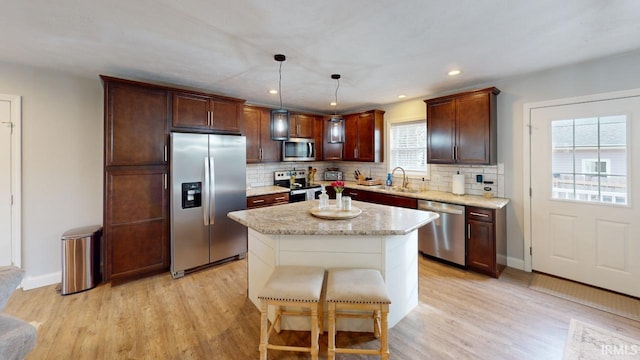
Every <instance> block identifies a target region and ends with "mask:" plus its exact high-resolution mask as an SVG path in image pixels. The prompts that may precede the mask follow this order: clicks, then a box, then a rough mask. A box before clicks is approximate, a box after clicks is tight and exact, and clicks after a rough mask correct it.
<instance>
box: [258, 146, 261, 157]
mask: <svg viewBox="0 0 640 360" xmlns="http://www.w3.org/2000/svg"><path fill="white" fill-rule="evenodd" d="M258 159H260V160H262V148H260V150H259V151H258Z"/></svg>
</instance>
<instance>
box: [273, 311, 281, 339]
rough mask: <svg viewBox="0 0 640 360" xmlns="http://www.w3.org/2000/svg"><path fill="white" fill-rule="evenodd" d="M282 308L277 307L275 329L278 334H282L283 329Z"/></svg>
mask: <svg viewBox="0 0 640 360" xmlns="http://www.w3.org/2000/svg"><path fill="white" fill-rule="evenodd" d="M281 322H282V306H276V317H275V320H274V324H273V328H274V329H275V330H276V332H277V333H278V334H280V330H281V329H282V325H281Z"/></svg>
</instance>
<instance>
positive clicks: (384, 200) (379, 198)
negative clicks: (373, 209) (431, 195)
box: [368, 192, 418, 209]
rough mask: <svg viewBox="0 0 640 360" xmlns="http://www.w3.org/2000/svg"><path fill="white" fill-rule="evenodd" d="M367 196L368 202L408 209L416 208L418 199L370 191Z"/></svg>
mask: <svg viewBox="0 0 640 360" xmlns="http://www.w3.org/2000/svg"><path fill="white" fill-rule="evenodd" d="M368 198H369V201H370V202H372V203H376V204H382V205H391V206H397V207H403V208H409V209H417V208H418V199H414V198H410V197H405V196H397V195H388V194H381V193H377V192H370V193H369V196H368Z"/></svg>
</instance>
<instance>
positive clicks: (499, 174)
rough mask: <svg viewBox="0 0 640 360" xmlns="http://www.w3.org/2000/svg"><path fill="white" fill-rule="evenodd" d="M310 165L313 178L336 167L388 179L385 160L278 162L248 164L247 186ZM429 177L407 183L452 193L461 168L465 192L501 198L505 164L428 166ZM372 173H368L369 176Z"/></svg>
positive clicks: (269, 182) (350, 174)
mask: <svg viewBox="0 0 640 360" xmlns="http://www.w3.org/2000/svg"><path fill="white" fill-rule="evenodd" d="M309 166H311V167H314V168H316V169H318V173H317V175H316V180H322V179H323V178H324V172H325V170H326V169H327V168H330V167H337V168H339V169H340V170H341V171H342V172H343V173H344V177H345V179H346V180H354V176H353V173H354V171H355V170H360V172H361V173H363V174H364V175H365V176H371V177H372V178H374V179H382V180H383V181H384V180H385V179H386V178H387V172H388V170H387V166H386V164H385V163H364V162H347V161H341V162H331V161H314V162H279V163H264V164H248V165H247V186H249V187H259V186H268V185H273V173H274V171H280V170H293V169H294V168H295V169H307V168H308V167H309ZM429 171H430V174H429V175H430V176H429V179H425V180H424V181H422V178H417V177H416V178H414V177H411V178H410V179H409V186H410V187H413V188H423V189H425V190H439V191H445V192H451V186H452V185H451V179H452V175H453V174H455V173H456V172H458V171H460V173H461V174H464V175H465V187H464V188H465V193H466V194H472V195H482V194H483V193H484V187H485V186H488V187H491V193H493V195H494V196H496V197H504V164H498V165H486V166H484V165H430V166H429ZM369 174H371V175H369ZM398 175H399V172H396V178H394V181H400V179H399V178H398ZM476 175H482V177H483V181H493V184H491V185H489V184H482V183H477V182H476Z"/></svg>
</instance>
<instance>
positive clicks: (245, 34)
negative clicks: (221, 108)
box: [0, 0, 640, 113]
mask: <svg viewBox="0 0 640 360" xmlns="http://www.w3.org/2000/svg"><path fill="white" fill-rule="evenodd" d="M0 34H3V36H2V41H0V61H4V62H9V63H20V64H27V65H33V66H38V67H46V68H54V69H58V70H62V71H66V72H71V73H75V74H79V75H82V76H87V77H93V78H95V79H96V80H97V79H98V77H97V76H98V74H106V75H111V76H116V77H123V78H129V79H135V80H143V81H148V82H156V83H165V84H173V85H178V86H184V87H188V88H194V89H200V90H206V91H210V92H213V93H218V94H222V95H228V96H233V97H239V98H243V99H247V100H248V101H249V102H251V103H258V104H266V105H272V106H278V103H279V100H278V97H277V95H276V96H274V95H270V94H269V93H268V90H269V89H271V88H277V87H278V63H277V62H276V61H274V60H273V55H274V54H276V53H282V54H285V55H286V56H287V60H286V61H285V62H284V63H283V68H282V97H283V105H284V107H285V108H290V109H291V108H297V109H303V110H308V111H316V112H321V113H332V112H333V111H334V110H333V108H332V107H331V106H329V103H330V102H331V101H332V100H334V97H335V90H336V81H335V80H332V79H331V77H330V75H331V74H332V73H339V74H341V75H342V79H341V80H340V89H339V91H338V102H339V105H338V111H339V112H340V111H348V110H362V109H367V108H373V107H377V106H380V105H382V104H387V103H392V102H396V101H398V98H397V96H398V95H399V94H406V95H407V97H408V98H426V97H428V95H429V94H435V93H441V92H445V91H451V90H455V89H461V88H466V87H473V86H476V85H480V84H490V83H491V82H492V81H495V80H496V79H500V78H504V77H509V76H513V75H517V74H522V73H528V72H532V71H537V70H541V69H546V68H551V67H556V66H560V65H566V64H571V63H575V62H580V61H585V60H589V59H594V58H599V57H604V56H609V55H612V54H618V53H623V52H628V51H632V50H636V49H640V1H637V0H611V1H602V0H562V1H558V0H529V1H522V0H452V1H445V0H441V1H433V0H396V1H389V0H387V1H384V0H346V1H345V0H321V1H317V0H314V1H311V0H278V1H264V0H263V1H260V0H233V1H222V0H182V1H180V0H110V1H96V0H56V1H52V0H13V1H11V0H6V1H4V0H3V1H2V6H0ZM457 67H459V68H461V69H462V71H463V73H462V75H460V76H458V77H456V78H450V77H448V76H447V75H446V73H447V71H449V70H450V69H453V68H457ZM0 81H2V80H1V79H0Z"/></svg>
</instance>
